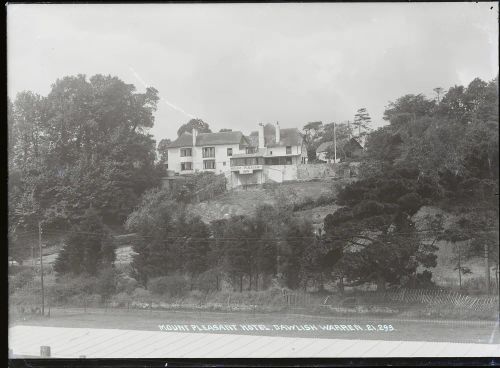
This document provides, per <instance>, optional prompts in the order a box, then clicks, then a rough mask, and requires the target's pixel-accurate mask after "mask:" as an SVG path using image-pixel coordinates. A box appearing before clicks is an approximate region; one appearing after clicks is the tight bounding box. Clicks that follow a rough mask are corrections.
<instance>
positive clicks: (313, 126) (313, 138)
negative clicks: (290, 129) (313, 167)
mask: <svg viewBox="0 0 500 368" xmlns="http://www.w3.org/2000/svg"><path fill="white" fill-rule="evenodd" d="M302 130H303V131H304V141H305V144H306V150H307V159H308V161H310V162H312V161H314V160H315V159H316V149H317V148H318V146H319V144H320V142H319V138H320V136H321V132H322V130H323V122H321V121H313V122H310V123H307V124H306V125H304V127H303V128H302Z"/></svg>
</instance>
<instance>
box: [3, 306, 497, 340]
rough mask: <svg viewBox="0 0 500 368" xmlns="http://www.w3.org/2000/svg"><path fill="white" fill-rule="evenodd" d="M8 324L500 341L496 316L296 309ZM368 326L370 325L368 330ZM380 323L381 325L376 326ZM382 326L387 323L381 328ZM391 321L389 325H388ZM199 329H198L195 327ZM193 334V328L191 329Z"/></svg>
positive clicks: (76, 313)
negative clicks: (334, 313) (330, 313)
mask: <svg viewBox="0 0 500 368" xmlns="http://www.w3.org/2000/svg"><path fill="white" fill-rule="evenodd" d="M9 322H10V326H11V327H12V326H19V325H29V326H53V327H79V328H107V329H128V330H142V331H160V326H161V325H164V326H166V325H192V324H197V325H205V326H207V325H214V324H216V325H219V324H226V325H228V324H229V325H232V324H234V325H242V324H252V325H259V324H260V325H266V326H271V329H270V330H258V331H244V330H242V329H241V328H239V329H238V330H237V331H232V332H231V331H219V332H218V331H212V330H206V329H205V330H204V331H205V332H210V333H224V334H227V333H230V334H231V333H234V334H239V335H241V334H250V335H262V336H283V337H303V338H305V337H309V338H326V339H368V340H370V339H377V340H397V341H436V342H438V341H446V342H460V343H500V333H499V327H498V322H495V321H444V320H409V319H397V318H381V317H369V316H362V317H356V318H349V317H326V316H325V317H321V316H312V315H304V314H296V313H266V314H264V313H262V314H260V313H231V312H223V313H217V312H187V311H154V310H153V311H138V310H129V311H128V310H118V309H108V310H106V309H100V308H93V309H86V310H83V309H78V308H64V309H62V308H60V309H59V308H57V309H51V312H50V318H48V317H45V318H41V317H27V316H19V315H11V316H10V320H9ZM294 325H295V326H304V325H316V326H318V329H316V330H311V329H310V330H304V329H302V330H301V329H300V328H299V327H283V328H281V327H278V328H273V327H272V326H294ZM326 325H330V326H335V325H337V326H341V325H351V326H353V325H358V326H360V327H361V330H360V329H354V330H351V329H349V328H347V329H342V328H337V329H336V328H335V327H332V328H330V329H328V328H327V329H322V328H321V327H319V326H326ZM368 325H370V326H372V327H374V328H375V329H374V330H371V329H370V328H369V327H367V326H368ZM379 326H381V327H379ZM385 326H387V327H385ZM389 326H390V327H389ZM197 332H200V331H197ZM193 333H196V332H193Z"/></svg>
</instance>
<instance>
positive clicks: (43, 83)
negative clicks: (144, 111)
mask: <svg viewBox="0 0 500 368" xmlns="http://www.w3.org/2000/svg"><path fill="white" fill-rule="evenodd" d="M7 60H8V61H7V67H8V94H9V96H10V97H11V98H12V99H14V98H15V95H16V93H18V92H20V91H23V90H30V91H34V92H36V93H39V94H42V95H47V94H48V92H49V91H50V88H51V84H52V83H54V82H55V81H56V80H57V79H58V78H62V77H64V76H67V75H77V74H85V75H87V76H88V77H90V76H92V75H95V74H105V75H108V74H110V75H113V76H118V77H119V78H120V79H122V80H123V81H125V82H126V83H131V84H134V85H135V86H136V88H137V91H138V92H144V90H145V87H146V86H152V87H155V88H156V89H157V90H158V91H159V95H160V98H161V100H160V102H159V105H158V110H157V112H156V114H155V126H154V127H153V128H152V129H151V133H152V134H153V135H154V136H155V138H156V139H157V141H159V140H161V139H163V138H171V139H173V138H175V137H176V132H177V129H178V128H179V126H180V125H181V124H184V123H186V122H187V121H189V120H190V119H191V118H192V117H196V118H200V119H203V120H204V121H205V122H207V123H209V125H210V127H211V128H212V131H219V130H220V129H222V128H230V129H233V130H241V131H243V132H244V133H245V134H248V133H250V132H251V131H252V130H256V127H257V124H258V123H260V122H264V123H269V122H276V121H279V123H280V126H281V127H283V128H291V127H297V128H299V129H300V128H302V127H303V126H304V125H305V124H306V123H307V122H311V121H323V122H324V123H330V122H333V121H335V122H343V121H346V120H351V121H352V119H353V117H354V114H355V113H356V110H357V109H359V108H361V107H364V108H366V109H367V110H368V112H369V113H370V115H371V117H372V120H373V126H374V127H377V126H381V125H383V124H385V122H384V121H383V119H382V116H383V112H384V108H385V106H387V104H388V103H389V102H390V101H394V100H396V99H397V98H398V97H401V96H403V95H405V94H407V93H413V94H418V93H423V94H425V95H427V96H428V97H434V92H433V88H435V87H443V88H444V89H448V88H449V87H451V86H453V85H467V84H468V83H469V82H470V81H472V80H473V79H474V78H475V77H479V78H481V79H483V80H491V79H493V78H494V77H496V76H497V74H498V5H497V3H495V2H492V3H489V2H485V3H378V4H377V3H354V4H352V3H307V4H304V3H302V4H301V3H285V4H279V3H274V4H142V5H138V4H135V5H125V4H66V5H58V4H57V5H56V4H9V5H8V6H7Z"/></svg>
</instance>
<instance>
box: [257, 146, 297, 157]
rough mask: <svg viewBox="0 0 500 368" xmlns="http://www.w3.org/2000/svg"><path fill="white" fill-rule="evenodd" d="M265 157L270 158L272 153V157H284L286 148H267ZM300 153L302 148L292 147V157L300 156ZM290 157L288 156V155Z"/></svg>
mask: <svg viewBox="0 0 500 368" xmlns="http://www.w3.org/2000/svg"><path fill="white" fill-rule="evenodd" d="M266 150H267V155H268V156H270V155H271V152H272V153H273V154H272V156H286V155H287V153H286V147H285V146H279V147H267V148H266ZM301 153H302V147H301V146H292V153H291V154H292V155H300V154H301ZM289 155H290V154H289Z"/></svg>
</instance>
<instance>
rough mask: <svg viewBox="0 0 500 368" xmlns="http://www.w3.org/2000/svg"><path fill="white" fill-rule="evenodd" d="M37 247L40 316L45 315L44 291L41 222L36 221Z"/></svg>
mask: <svg viewBox="0 0 500 368" xmlns="http://www.w3.org/2000/svg"><path fill="white" fill-rule="evenodd" d="M38 248H39V251H40V282H41V284H42V316H44V315H45V293H44V289H43V259H42V223H41V222H40V221H39V222H38Z"/></svg>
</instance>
